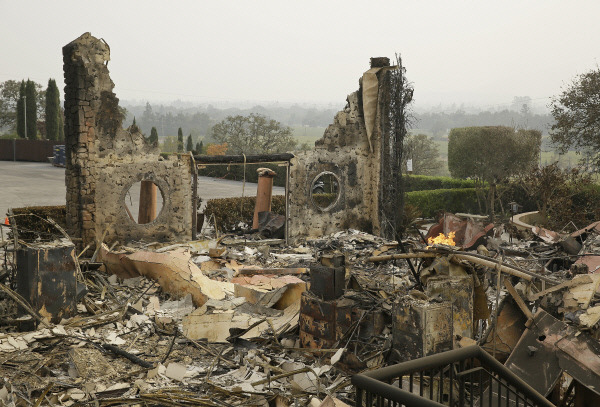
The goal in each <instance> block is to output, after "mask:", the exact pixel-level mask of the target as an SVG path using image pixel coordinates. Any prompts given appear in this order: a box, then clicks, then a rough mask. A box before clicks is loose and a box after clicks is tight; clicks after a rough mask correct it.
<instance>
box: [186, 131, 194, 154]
mask: <svg viewBox="0 0 600 407" xmlns="http://www.w3.org/2000/svg"><path fill="white" fill-rule="evenodd" d="M185 149H186V151H192V150H193V149H194V142H193V141H192V135H191V134H190V135H189V136H188V138H187V144H186V146H185Z"/></svg>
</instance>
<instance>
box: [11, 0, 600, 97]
mask: <svg viewBox="0 0 600 407" xmlns="http://www.w3.org/2000/svg"><path fill="white" fill-rule="evenodd" d="M599 16H600V2H599V1H597V0H596V1H550V0H544V1H524V0H519V1H507V0H503V1H493V2H492V1H485V0H478V1H449V0H445V1H424V0H419V1H400V0H396V1H372V2H367V1H364V0H363V1H348V0H346V1H323V0H320V1H307V0H302V1H295V2H291V1H285V0H275V1H256V0H253V1H250V0H247V1H219V0H213V1H210V2H209V1H199V0H198V1H152V0H144V1H126V0H119V1H106V0H101V1H93V2H92V1H82V0H78V1H61V0H56V1H41V0H40V1H28V0H19V1H9V0H0V61H2V62H1V64H0V81H4V80H7V79H22V78H31V79H33V80H35V81H38V82H41V83H43V84H44V86H45V85H46V84H47V81H48V78H56V79H57V80H58V81H61V80H62V54H61V48H62V46H63V45H65V44H67V43H68V42H70V41H72V40H74V39H75V38H77V37H78V36H79V35H81V34H82V33H84V32H86V31H89V32H91V33H92V35H94V36H96V37H101V38H104V39H105V40H106V42H107V43H108V44H109V45H110V47H111V58H112V60H111V62H110V63H109V65H108V67H109V70H110V73H111V77H112V79H113V81H114V82H115V84H116V87H115V92H116V93H117V96H118V97H119V98H121V99H128V100H131V99H138V100H143V101H145V100H150V101H158V100H165V101H168V100H176V99H181V100H185V101H193V102H202V103H205V102H209V101H239V102H243V101H249V100H250V101H256V102H267V101H280V102H286V103H287V102H315V103H330V102H333V103H335V104H339V105H343V103H344V100H345V96H346V95H347V94H348V93H350V92H352V91H354V90H356V89H357V86H358V82H357V81H358V78H359V77H360V75H361V74H362V72H363V71H365V70H366V69H367V68H368V63H369V57H371V56H388V57H390V58H393V56H394V53H395V52H399V53H401V54H402V58H403V61H404V65H405V66H406V68H407V76H408V78H409V80H411V81H412V82H413V83H414V87H415V101H416V103H417V105H418V106H421V107H425V106H429V105H437V104H438V103H441V104H442V105H450V104H452V103H457V104H461V103H465V104H467V105H472V104H478V105H480V106H482V107H498V106H501V105H509V104H510V102H511V101H512V99H513V97H514V96H530V97H531V98H533V99H534V102H535V103H536V104H537V105H545V104H547V103H548V99H547V98H548V97H550V96H552V95H555V94H557V93H558V92H560V89H561V87H562V86H564V85H565V84H566V83H568V82H570V81H571V79H572V78H573V77H574V76H575V75H577V74H580V73H583V72H586V71H588V70H590V69H594V68H596V67H597V65H598V60H599V58H600V24H598V18H599ZM60 83H61V82H59V87H61V85H60Z"/></svg>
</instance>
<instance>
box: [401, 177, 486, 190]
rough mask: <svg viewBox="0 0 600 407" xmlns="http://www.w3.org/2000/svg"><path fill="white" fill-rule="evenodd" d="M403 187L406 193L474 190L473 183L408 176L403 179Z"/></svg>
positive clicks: (443, 178)
mask: <svg viewBox="0 0 600 407" xmlns="http://www.w3.org/2000/svg"><path fill="white" fill-rule="evenodd" d="M404 187H405V189H406V192H412V191H427V190H431V189H455V188H475V181H473V180H468V179H458V178H450V177H432V176H428V175H409V176H406V177H405V178H404Z"/></svg>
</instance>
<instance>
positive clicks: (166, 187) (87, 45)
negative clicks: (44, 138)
mask: <svg viewBox="0 0 600 407" xmlns="http://www.w3.org/2000/svg"><path fill="white" fill-rule="evenodd" d="M109 61H110V47H109V46H108V44H107V43H106V42H105V41H104V40H102V39H98V38H95V37H93V36H92V35H91V34H90V33H85V34H83V35H82V36H80V37H79V38H77V39H76V40H74V41H73V42H71V43H69V44H67V45H66V46H65V47H64V48H63V62H64V76H65V84H66V86H65V106H64V107H65V143H66V155H67V158H66V175H65V178H66V185H67V219H66V220H67V227H68V229H69V232H70V233H71V235H72V236H73V237H74V238H75V239H81V240H80V241H78V244H80V246H82V247H83V246H86V245H88V244H89V245H91V246H94V245H95V242H96V240H98V239H101V237H102V236H104V238H103V239H101V240H103V241H105V242H114V241H117V240H121V241H126V240H130V239H137V240H142V239H146V240H165V239H173V238H175V237H178V238H182V239H185V238H191V229H192V199H191V193H192V192H191V183H192V167H193V166H192V162H191V158H190V157H189V156H174V155H172V156H170V157H168V158H166V159H163V158H162V157H161V156H160V154H159V149H158V147H155V146H151V145H149V144H148V143H147V142H146V141H145V139H144V136H143V135H142V133H141V132H140V131H139V130H138V129H137V128H133V127H130V128H128V129H123V128H122V121H123V114H122V112H121V111H120V108H119V100H118V98H117V97H116V95H115V94H114V93H113V88H114V83H113V81H112V80H111V78H110V76H109V71H108V62H109ZM140 181H149V182H151V183H152V184H154V185H156V187H155V188H156V192H155V195H158V194H160V196H162V201H163V202H162V209H161V210H160V212H159V213H158V214H157V216H156V219H154V220H152V221H150V222H148V223H144V224H139V223H138V222H136V216H137V214H132V213H130V211H129V209H128V208H127V205H126V202H125V199H126V197H127V194H128V193H129V190H130V189H131V187H132V186H133V185H134V184H136V183H138V182H140ZM133 192H135V191H133Z"/></svg>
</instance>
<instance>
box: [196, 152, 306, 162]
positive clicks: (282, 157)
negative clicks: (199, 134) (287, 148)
mask: <svg viewBox="0 0 600 407" xmlns="http://www.w3.org/2000/svg"><path fill="white" fill-rule="evenodd" d="M292 158H294V154H290V153H279V154H256V155H246V156H245V157H244V155H195V156H194V160H196V163H198V164H211V163H220V164H231V163H246V164H257V163H265V162H274V161H280V162H281V161H290V160H291V159H292Z"/></svg>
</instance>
